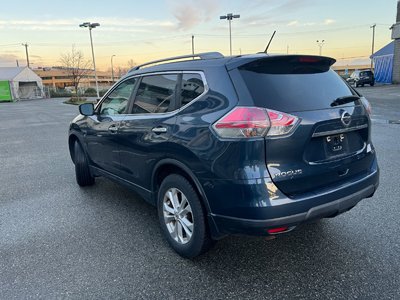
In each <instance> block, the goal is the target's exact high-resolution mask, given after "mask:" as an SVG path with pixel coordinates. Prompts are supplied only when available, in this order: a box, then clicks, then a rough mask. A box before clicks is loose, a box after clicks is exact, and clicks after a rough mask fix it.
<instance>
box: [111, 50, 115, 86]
mask: <svg viewBox="0 0 400 300" xmlns="http://www.w3.org/2000/svg"><path fill="white" fill-rule="evenodd" d="M114 56H115V54H113V55H111V80H112V83H113V84H114V65H113V58H114Z"/></svg>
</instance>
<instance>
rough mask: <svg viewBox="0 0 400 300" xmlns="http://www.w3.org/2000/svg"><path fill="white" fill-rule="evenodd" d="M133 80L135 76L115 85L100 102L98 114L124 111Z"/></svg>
mask: <svg viewBox="0 0 400 300" xmlns="http://www.w3.org/2000/svg"><path fill="white" fill-rule="evenodd" d="M135 82H136V78H131V79H128V80H125V81H124V82H122V83H121V84H120V85H119V86H117V87H116V88H115V89H114V90H113V91H112V92H111V93H110V94H109V95H108V96H107V98H106V99H104V100H103V102H102V103H101V107H100V110H99V112H100V114H101V115H120V114H123V113H125V110H126V106H127V105H128V102H129V98H130V97H131V95H132V92H133V88H134V87H135Z"/></svg>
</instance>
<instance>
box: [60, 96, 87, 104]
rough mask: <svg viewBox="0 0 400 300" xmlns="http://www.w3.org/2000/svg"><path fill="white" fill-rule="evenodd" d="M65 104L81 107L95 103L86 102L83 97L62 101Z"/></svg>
mask: <svg viewBox="0 0 400 300" xmlns="http://www.w3.org/2000/svg"><path fill="white" fill-rule="evenodd" d="M64 103H65V104H72V105H81V104H84V103H95V102H94V101H87V99H86V98H84V97H71V98H70V99H68V100H66V101H64Z"/></svg>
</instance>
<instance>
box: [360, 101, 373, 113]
mask: <svg viewBox="0 0 400 300" xmlns="http://www.w3.org/2000/svg"><path fill="white" fill-rule="evenodd" d="M360 99H361V103H362V105H363V106H364V108H365V110H366V111H367V113H368V114H369V115H371V114H372V107H371V104H370V103H369V101H368V100H367V99H365V98H364V97H361V98H360Z"/></svg>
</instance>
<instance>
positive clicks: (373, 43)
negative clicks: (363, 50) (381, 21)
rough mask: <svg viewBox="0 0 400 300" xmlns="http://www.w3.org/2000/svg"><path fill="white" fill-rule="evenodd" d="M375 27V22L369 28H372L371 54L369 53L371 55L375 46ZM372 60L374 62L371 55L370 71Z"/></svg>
mask: <svg viewBox="0 0 400 300" xmlns="http://www.w3.org/2000/svg"><path fill="white" fill-rule="evenodd" d="M375 27H376V24H374V25H372V26H371V27H370V28H372V54H371V55H373V54H374V46H375ZM373 62H374V60H373V58H372V57H371V71H372V67H373Z"/></svg>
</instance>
